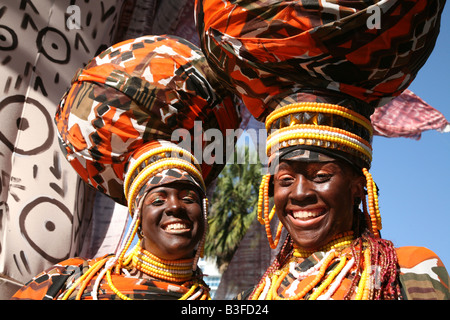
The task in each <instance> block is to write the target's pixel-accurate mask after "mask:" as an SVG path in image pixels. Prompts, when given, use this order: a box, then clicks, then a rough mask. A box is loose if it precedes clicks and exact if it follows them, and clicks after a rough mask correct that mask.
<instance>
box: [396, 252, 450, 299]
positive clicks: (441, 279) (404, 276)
mask: <svg viewBox="0 0 450 320" xmlns="http://www.w3.org/2000/svg"><path fill="white" fill-rule="evenodd" d="M396 251H397V257H398V264H399V267H400V281H401V282H402V286H403V289H404V291H405V294H406V296H407V298H408V299H426V300H430V299H437V300H447V299H450V292H449V284H450V277H449V274H448V272H447V270H446V268H445V266H444V264H443V263H442V261H441V259H440V258H439V256H438V255H437V254H436V253H434V252H433V251H432V250H430V249H428V248H425V247H415V246H407V247H400V248H396Z"/></svg>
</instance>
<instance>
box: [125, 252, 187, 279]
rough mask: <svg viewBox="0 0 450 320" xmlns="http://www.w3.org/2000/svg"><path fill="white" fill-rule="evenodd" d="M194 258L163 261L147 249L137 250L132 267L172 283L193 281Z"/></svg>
mask: <svg viewBox="0 0 450 320" xmlns="http://www.w3.org/2000/svg"><path fill="white" fill-rule="evenodd" d="M193 263H194V258H192V259H185V260H174V261H169V260H163V259H160V258H158V257H157V256H155V255H153V254H151V253H150V252H148V251H147V250H145V249H142V248H140V247H139V248H136V249H135V252H134V254H133V256H132V266H133V267H135V268H136V269H137V270H139V271H141V272H143V273H145V274H147V275H149V276H151V277H155V278H157V279H162V280H166V281H171V282H185V281H188V280H190V279H192V276H193V271H192V265H193Z"/></svg>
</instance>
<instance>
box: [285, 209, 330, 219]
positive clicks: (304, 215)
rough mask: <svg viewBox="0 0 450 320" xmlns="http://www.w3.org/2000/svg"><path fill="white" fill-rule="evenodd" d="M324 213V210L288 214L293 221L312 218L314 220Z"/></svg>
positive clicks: (298, 211)
mask: <svg viewBox="0 0 450 320" xmlns="http://www.w3.org/2000/svg"><path fill="white" fill-rule="evenodd" d="M323 213H324V210H295V211H292V212H291V213H290V214H291V215H292V216H293V217H294V218H295V219H301V220H308V219H312V218H316V217H318V216H320V215H322V214H323Z"/></svg>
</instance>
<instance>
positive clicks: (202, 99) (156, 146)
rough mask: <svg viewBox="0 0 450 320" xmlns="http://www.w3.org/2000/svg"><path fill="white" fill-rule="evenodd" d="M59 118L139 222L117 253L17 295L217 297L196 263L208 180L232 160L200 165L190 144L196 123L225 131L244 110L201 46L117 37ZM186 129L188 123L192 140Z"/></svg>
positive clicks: (57, 271) (84, 166)
mask: <svg viewBox="0 0 450 320" xmlns="http://www.w3.org/2000/svg"><path fill="white" fill-rule="evenodd" d="M55 121H56V125H57V127H58V132H59V138H60V142H61V147H62V150H63V152H64V154H65V156H66V158H67V160H68V161H69V162H70V163H71V165H72V166H73V168H74V169H75V170H76V171H77V173H78V174H79V175H80V177H81V178H82V179H83V180H84V181H85V182H86V183H88V184H90V185H91V186H93V187H94V188H96V189H97V190H99V191H100V192H103V193H105V194H106V195H108V196H110V197H111V198H112V199H114V200H115V201H116V202H118V203H120V204H123V205H127V206H128V209H129V213H130V215H131V217H132V221H131V225H130V227H129V230H128V232H127V234H126V235H125V236H124V238H123V239H122V244H121V247H120V249H119V250H118V252H116V253H115V254H111V255H108V256H106V257H101V258H97V259H92V260H86V259H83V258H72V259H69V260H66V261H63V262H61V263H59V264H57V265H55V266H54V267H52V268H50V269H49V270H46V271H44V272H43V273H41V274H40V275H38V276H36V277H35V278H33V279H32V280H30V282H28V283H27V284H26V285H25V286H24V287H22V288H21V289H20V290H19V291H18V292H17V293H16V294H15V295H14V296H13V299H126V300H130V299H209V298H210V296H209V288H208V287H207V285H206V284H205V283H204V281H203V275H202V273H201V270H200V269H199V268H198V267H197V262H198V259H199V257H200V255H201V254H202V249H203V245H204V240H205V236H206V231H207V213H208V202H207V197H206V192H207V186H208V185H209V183H210V182H211V181H212V180H213V179H214V178H215V177H216V176H217V175H218V173H219V172H220V169H221V167H222V166H223V163H224V161H222V162H221V161H216V162H215V163H209V162H208V163H206V162H202V163H200V160H201V159H198V158H197V157H195V156H194V155H193V154H192V153H191V150H188V149H189V148H192V147H193V144H194V143H198V141H194V139H193V137H194V130H197V129H198V128H196V126H195V122H196V121H200V123H201V126H202V129H203V130H208V129H213V128H214V129H217V130H219V132H221V133H222V134H223V135H225V133H226V130H227V129H235V128H237V127H238V126H239V121H240V118H239V114H238V112H237V111H236V108H235V105H234V97H233V96H232V95H231V94H229V93H228V92H227V91H226V90H224V89H223V87H221V86H220V84H219V83H218V82H217V81H216V80H215V78H214V75H213V74H212V72H211V71H210V70H209V68H208V65H207V63H206V61H205V59H204V56H203V55H202V53H201V51H200V50H199V49H198V48H196V47H195V46H194V45H192V44H191V43H189V42H187V41H185V40H183V39H180V38H177V37H173V36H144V37H141V38H137V39H131V40H127V41H124V42H122V43H119V44H117V45H114V46H112V47H110V48H109V49H107V50H106V51H104V52H103V53H101V54H100V55H99V56H97V57H95V58H94V59H92V60H91V61H90V62H89V63H88V65H87V66H86V67H85V68H83V69H82V70H80V71H79V72H78V73H77V75H76V76H75V78H74V80H73V83H72V86H71V88H70V89H69V91H68V92H67V93H66V95H65V96H64V97H63V99H62V101H61V103H60V106H59V109H58V112H57V114H56V117H55ZM177 129H185V130H186V132H185V139H187V143H186V141H184V142H185V144H184V145H183V147H182V146H181V144H177V142H178V141H176V140H173V139H172V133H173V132H174V131H175V130H177ZM174 139H176V137H174ZM200 143H203V145H202V146H201V147H205V143H204V142H200ZM186 146H187V147H186ZM219 147H224V148H225V147H226V146H225V145H223V146H219ZM135 235H138V237H139V241H138V242H137V244H136V246H135V247H134V249H130V250H129V248H130V245H131V243H132V241H133V239H134V238H135Z"/></svg>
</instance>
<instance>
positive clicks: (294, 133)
mask: <svg viewBox="0 0 450 320" xmlns="http://www.w3.org/2000/svg"><path fill="white" fill-rule="evenodd" d="M266 129H267V130H268V132H269V133H270V134H269V136H268V137H267V143H266V153H267V156H268V157H269V163H270V162H271V161H272V160H273V159H274V157H276V156H277V155H279V153H280V151H281V150H283V149H284V148H289V147H294V146H299V147H303V148H308V147H314V148H318V149H319V150H323V151H326V150H328V151H330V152H331V153H332V154H333V153H334V152H340V154H346V155H347V156H346V157H345V158H347V157H348V159H351V160H350V162H352V163H354V164H355V165H356V166H357V167H362V172H363V174H364V176H365V177H366V182H367V195H368V199H367V201H366V199H365V198H363V210H364V214H365V217H366V223H367V226H368V228H369V229H371V231H372V233H373V234H374V235H375V236H379V235H380V234H379V230H381V216H380V210H379V206H378V196H377V187H376V184H375V182H374V181H373V179H372V176H371V174H370V173H369V171H368V169H367V168H370V164H371V162H372V146H371V143H372V136H373V128H372V124H371V122H370V120H369V119H367V118H365V117H364V116H362V115H361V114H359V113H357V112H355V111H353V110H350V109H348V108H345V107H342V106H338V105H333V104H328V103H318V102H300V103H294V104H289V105H286V106H283V107H281V108H279V109H276V110H274V111H273V112H272V113H271V114H270V115H269V116H267V118H266ZM285 150H286V149H285ZM270 179H271V173H269V174H267V175H265V176H263V178H262V181H261V185H260V189H259V199H258V221H259V222H260V223H261V224H262V225H264V226H265V229H266V233H267V238H268V240H269V245H270V247H271V248H272V249H275V248H276V247H277V245H278V243H279V240H280V237H281V231H282V226H283V225H282V224H281V222H280V223H279V224H278V227H277V231H276V236H275V238H274V237H273V236H272V231H271V229H270V221H271V220H272V218H273V216H274V214H275V207H273V208H272V209H271V210H270V209H269V197H270V195H269V184H270ZM367 205H368V206H369V210H367Z"/></svg>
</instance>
